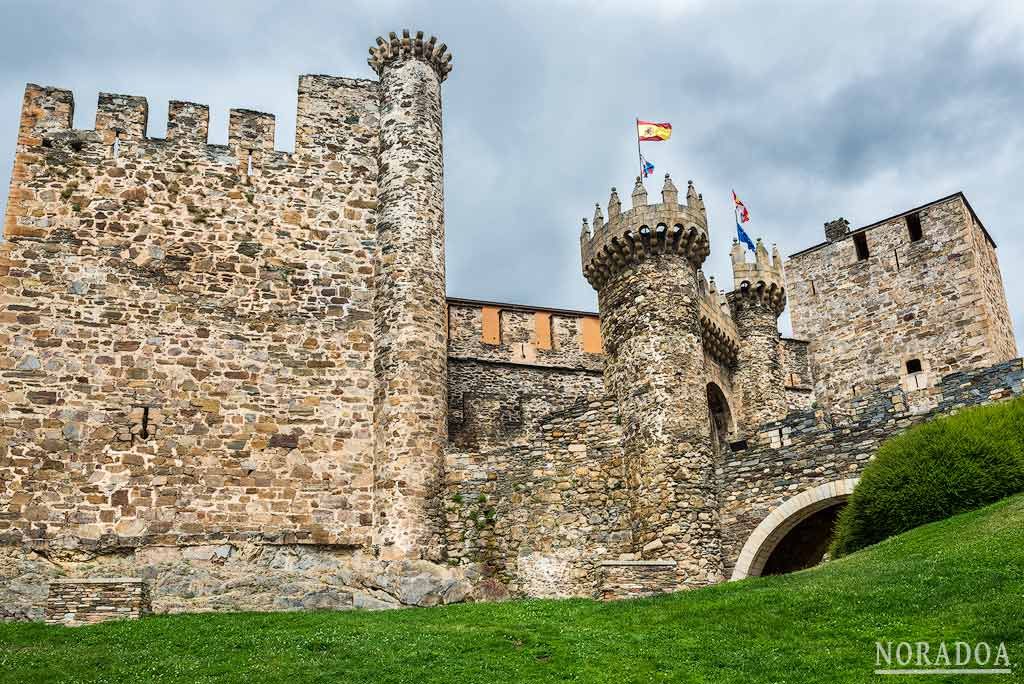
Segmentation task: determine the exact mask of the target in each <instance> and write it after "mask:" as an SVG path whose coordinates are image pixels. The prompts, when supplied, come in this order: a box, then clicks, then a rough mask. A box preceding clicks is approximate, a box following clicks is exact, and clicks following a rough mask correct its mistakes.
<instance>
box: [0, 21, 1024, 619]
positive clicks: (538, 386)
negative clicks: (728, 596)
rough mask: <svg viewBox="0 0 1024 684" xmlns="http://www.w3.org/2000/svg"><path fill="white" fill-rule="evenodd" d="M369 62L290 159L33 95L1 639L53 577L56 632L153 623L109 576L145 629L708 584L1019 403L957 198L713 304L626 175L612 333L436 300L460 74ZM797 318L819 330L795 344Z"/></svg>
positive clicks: (598, 254) (14, 252) (770, 265)
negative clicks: (887, 474)
mask: <svg viewBox="0 0 1024 684" xmlns="http://www.w3.org/2000/svg"><path fill="white" fill-rule="evenodd" d="M368 61H369V64H370V65H371V67H372V68H373V69H374V70H375V71H376V73H377V75H378V76H379V78H380V80H379V81H368V80H358V79H347V78H336V77H331V76H302V77H300V79H299V83H298V105H297V106H298V115H297V121H296V141H295V152H294V153H284V152H280V151H276V150H275V140H274V128H275V125H274V117H273V116H272V115H270V114H264V113H260V112H253V111H249V110H243V109H236V110H232V111H231V112H230V116H229V135H228V143H227V144H226V145H210V144H208V142H207V134H208V126H209V117H210V114H209V110H208V108H207V107H205V106H203V105H199V104H194V103H188V102H177V101H172V102H171V103H170V105H169V108H168V126H167V137H166V138H164V139H158V138H151V137H149V136H148V134H147V130H146V126H147V120H148V116H149V112H148V104H147V102H146V100H145V99H144V98H141V97H135V96H128V95H114V94H102V95H100V97H99V103H98V107H97V114H96V123H95V128H94V129H92V130H73V129H72V128H71V126H72V120H73V112H74V100H73V98H72V95H71V93H70V92H68V91H66V90H60V89H57V88H44V87H41V86H36V85H29V86H28V87H27V89H26V91H25V97H24V102H23V108H22V114H21V123H20V128H19V132H18V141H17V150H16V157H15V165H14V173H13V175H12V181H11V188H10V194H9V201H8V205H7V213H6V215H5V217H4V231H5V236H6V242H4V243H2V244H0V417H2V420H0V618H3V619H24V618H34V619H39V618H41V617H43V616H44V614H45V610H44V603H45V599H46V588H47V586H48V584H49V583H50V582H51V581H52V580H59V579H60V578H64V579H67V580H69V581H68V582H66V583H64V584H60V583H58V584H55V585H54V586H55V587H57V589H56V590H55V591H54V600H53V602H52V605H51V609H50V615H49V617H50V618H51V619H53V620H60V619H62V618H61V617H60V615H64V617H65V618H67V619H69V620H71V619H74V620H75V621H81V620H88V619H90V618H89V615H88V614H89V613H100V612H103V610H104V609H101V607H100V604H103V605H106V603H108V601H106V599H105V598H104V597H105V596H106V597H115V598H116V597H120V598H119V600H120V599H123V600H125V601H126V605H128V602H130V601H134V600H135V599H136V598H140V597H142V595H143V592H141V590H139V591H136V589H137V587H136V586H135V584H132V585H131V586H130V587H128V589H125V587H112V588H111V590H110V592H108V593H107V594H104V593H103V592H97V591H93V589H95V587H96V586H99V585H98V584H96V581H88V578H93V580H98V579H99V578H102V577H119V576H123V577H143V576H144V577H146V578H147V580H148V581H149V582H150V584H151V588H152V603H153V608H154V609H155V610H156V611H157V612H176V611H194V610H252V609H259V610H276V609H295V608H309V609H314V608H339V609H341V608H353V607H355V608H384V607H395V606H399V605H436V604H439V603H455V602H460V601H464V600H478V599H479V600H483V599H494V598H502V597H507V596H596V597H605V598H614V597H623V596H632V595H642V594H649V593H653V592H661V591H670V590H675V589H679V588H687V587H699V586H703V585H706V584H709V583H713V582H717V581H719V580H721V579H723V578H724V577H727V576H729V574H730V573H735V574H736V576H744V575H746V574H756V572H758V571H759V570H760V569H761V568H760V566H758V563H761V564H762V566H763V563H764V555H765V553H768V552H770V551H771V549H770V548H769V547H770V543H772V542H776V541H778V538H779V537H780V536H781V535H783V534H784V532H785V530H786V529H788V528H786V527H785V525H787V524H795V518H792V519H789V518H786V517H785V516H786V515H788V512H792V511H794V510H797V509H798V508H799V507H800V506H804V508H805V509H806V508H807V507H808V506H810V507H814V506H823V505H824V503H823V502H825V503H829V504H832V503H835V502H836V501H839V500H840V499H841V498H842V497H844V496H848V494H849V491H851V490H852V487H853V486H854V484H855V482H856V478H857V476H858V475H859V473H860V471H861V470H862V468H863V467H864V465H865V464H866V463H867V461H868V460H869V459H870V457H871V454H872V453H873V452H874V450H875V449H876V448H877V446H878V445H879V444H880V443H881V441H882V440H884V439H885V438H887V437H888V436H890V435H892V434H895V433H897V432H899V431H900V430H903V429H905V428H906V427H908V426H910V425H913V424H915V423H917V422H919V421H921V420H924V419H926V418H927V417H930V416H933V415H937V414H938V413H941V412H946V411H950V410H955V409H957V408H960V407H962V406H969V405H975V404H980V403H986V402H989V401H997V400H1001V399H1005V398H1008V397H1012V396H1018V395H1020V394H1021V393H1022V382H1024V368H1022V367H1021V362H1020V360H1019V359H1017V360H1014V361H1007V360H1008V359H1010V358H1011V357H1013V356H1014V355H1015V354H1016V348H1015V344H1014V341H1013V334H1012V330H1011V325H1010V317H1009V314H1008V311H1007V307H1006V300H1005V295H1004V293H1003V291H1002V287H1003V286H1002V281H1001V278H1000V275H999V271H998V263H997V260H996V257H995V251H994V244H993V243H992V241H991V239H990V238H989V237H988V234H987V233H986V232H985V229H984V228H983V227H982V226H981V223H980V221H978V219H977V217H976V216H975V215H974V213H973V211H971V209H970V206H969V205H968V204H967V202H966V199H965V198H964V197H963V196H962V195H960V194H958V195H953V196H950V197H947V198H943V199H941V200H938V201H936V202H933V203H931V204H928V205H926V206H924V207H920V208H918V209H917V210H913V211H912V212H908V213H906V214H901V215H900V216H897V217H894V218H891V219H886V220H885V221H882V222H879V223H877V224H873V225H872V226H868V227H867V228H864V229H861V230H860V231H855V232H854V233H850V232H849V226H848V224H847V223H846V222H845V221H843V220H840V221H834V222H831V223H830V224H828V225H827V226H826V236H827V242H826V243H824V244H822V245H818V246H817V247H814V248H811V249H809V250H805V251H804V252H801V253H799V254H797V255H794V256H793V257H791V259H790V261H789V262H788V264H787V267H786V271H785V273H784V271H783V267H782V261H781V258H780V257H779V256H778V254H777V253H776V254H773V255H769V252H768V250H767V248H765V247H764V246H763V244H761V242H760V240H758V245H757V248H756V250H755V255H754V259H753V261H752V262H751V261H748V260H747V257H746V253H745V250H744V248H743V247H742V246H740V245H738V244H736V245H734V248H733V259H732V261H733V282H732V285H733V287H732V290H731V291H729V292H725V291H721V290H719V288H718V286H717V285H716V283H715V280H714V278H711V279H708V278H707V277H706V276H705V274H704V273H703V272H702V271H701V270H700V269H701V266H702V263H703V261H704V260H705V258H706V257H707V256H708V254H709V252H710V248H711V242H712V232H711V226H709V223H708V217H707V212H706V210H705V207H704V203H703V199H702V198H701V196H700V195H699V194H698V193H697V192H696V190H695V188H694V186H693V184H692V182H691V183H689V184H688V185H687V188H686V196H685V200H684V202H683V203H680V201H679V192H678V190H677V188H676V187H675V185H674V183H673V182H672V180H671V179H670V178H669V177H668V176H666V177H665V181H664V185H663V187H662V195H661V201H660V202H657V203H648V201H647V190H646V188H645V187H644V185H643V182H642V181H641V179H637V183H636V185H635V187H634V189H633V192H632V197H631V199H632V207H631V208H629V209H626V210H623V208H622V206H621V202H620V200H619V197H618V194H617V192H616V191H615V190H614V189H613V190H612V193H611V197H610V198H609V202H608V205H607V213H608V217H607V221H606V220H605V217H604V213H603V211H602V208H601V207H600V206H598V207H597V209H596V211H595V212H594V215H593V219H592V223H590V224H588V223H587V221H586V220H584V222H583V229H582V231H581V234H580V249H581V259H582V266H583V275H584V277H585V278H586V279H587V280H588V282H590V284H591V285H593V286H594V288H595V289H596V290H597V291H598V295H599V301H600V307H601V315H600V316H598V314H596V313H591V312H580V311H566V310H559V309H549V308H540V307H528V306H520V305H512V304H500V303H494V302H482V301H474V300H466V299H455V298H450V299H447V298H446V296H445V263H444V239H445V223H444V183H443V176H444V174H443V154H442V139H441V131H442V124H441V103H442V98H441V84H442V82H443V81H444V80H445V79H446V78H447V76H448V75H449V73H450V72H451V69H452V65H451V54H450V53H449V52H448V51H447V48H446V46H445V45H443V44H439V43H438V42H437V41H436V39H434V38H425V37H424V36H423V34H422V33H415V34H413V33H411V32H408V31H406V32H403V33H402V34H401V35H398V34H389V35H388V37H387V38H383V37H382V38H379V39H378V40H377V42H376V44H375V46H374V47H372V48H371V49H370V57H369V60H368ZM911 215H914V216H918V217H919V218H920V219H921V228H922V229H923V235H922V236H921V239H914V240H912V241H910V242H908V241H907V239H908V238H907V235H908V231H909V230H910V229H911V226H912V219H911V218H909V217H910V216H911ZM865 245H866V249H867V251H868V252H869V253H868V254H865V255H864V258H863V259H858V255H860V253H861V252H863V250H864V249H865ZM787 298H788V299H789V301H790V302H791V306H792V316H793V327H794V331H795V333H796V335H797V336H798V337H800V338H801V339H788V338H781V337H780V335H779V333H778V326H777V318H778V316H779V314H780V313H781V312H782V311H783V309H784V307H785V306H786V304H787ZM911 360H913V361H915V362H920V367H919V368H917V370H915V371H913V372H907V368H908V366H907V363H908V361H911ZM801 510H803V509H801ZM769 528H770V529H769ZM759 545H760V546H759ZM755 546H756V547H757V548H753V547H755ZM752 549H753V550H752ZM765 549H768V551H765ZM723 571H724V573H725V574H724V575H723ZM83 578H85V581H81V580H83ZM126 586H127V585H126ZM68 587H70V588H68ZM79 606H80V607H82V615H78V614H77V612H78V608H77V607H79ZM71 607H75V610H71ZM136 607H137V606H136V605H135V604H134V603H132V604H131V606H130V608H131V610H135V608H136ZM65 608H66V609H67V610H65ZM62 611H63V612H62ZM72 612H74V613H76V614H75V615H73V616H72V617H68V614H69V613H72Z"/></svg>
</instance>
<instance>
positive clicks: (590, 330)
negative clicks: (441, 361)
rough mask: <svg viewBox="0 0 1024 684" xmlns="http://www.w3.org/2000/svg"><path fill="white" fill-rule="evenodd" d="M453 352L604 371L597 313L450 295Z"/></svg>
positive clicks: (485, 358) (467, 356) (453, 355)
mask: <svg viewBox="0 0 1024 684" xmlns="http://www.w3.org/2000/svg"><path fill="white" fill-rule="evenodd" d="M448 339H449V346H448V354H449V357H451V358H459V359H477V360H483V361H491V362H495V363H512V364H522V365H528V366H543V367H552V368H554V367H561V368H579V369H588V370H596V371H600V370H601V367H602V364H603V351H602V348H601V323H600V320H599V318H598V316H597V314H595V313H591V312H587V311H568V310H564V309H545V308H537V307H528V306H521V305H517V304H503V303H499V302H482V301H476V300H468V299H455V298H452V297H449V298H448Z"/></svg>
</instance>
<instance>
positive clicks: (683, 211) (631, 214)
mask: <svg viewBox="0 0 1024 684" xmlns="http://www.w3.org/2000/svg"><path fill="white" fill-rule="evenodd" d="M661 197H662V201H661V203H660V204H648V203H647V189H646V188H644V186H643V183H642V181H641V179H640V177H639V176H637V179H636V185H635V187H634V188H633V194H632V201H633V206H632V208H631V209H629V210H628V211H625V212H623V211H622V203H621V202H620V201H619V196H618V193H617V192H616V191H615V188H612V193H611V197H610V198H609V200H608V221H607V223H606V222H605V220H604V216H603V214H602V213H601V205H600V204H598V205H597V207H596V209H595V210H594V224H593V231H591V228H590V226H588V224H587V219H583V230H582V231H581V233H580V251H581V252H582V255H583V275H584V277H585V278H586V279H587V282H589V283H590V284H591V285H592V286H593V287H594V289H599V288H600V287H601V286H602V285H603V284H604V283H605V282H607V280H608V279H609V278H611V277H612V276H614V275H616V274H617V273H620V272H621V271H623V270H625V269H626V268H627V267H628V266H629V265H630V264H634V263H637V262H639V261H641V260H643V259H646V258H647V257H649V256H654V255H657V254H679V255H681V256H685V257H686V258H687V259H689V260H690V262H691V263H693V265H694V266H695V267H697V268H700V265H701V264H702V263H704V259H706V258H707V256H708V254H710V253H711V248H710V246H709V242H708V219H707V213H706V212H705V210H704V201H703V199H702V198H701V197H700V195H698V194H697V192H696V190H695V189H694V187H693V181H690V183H689V185H688V188H687V195H686V204H679V191H678V190H677V189H676V186H675V184H674V183H673V182H672V179H671V178H670V177H669V175H668V174H665V184H664V186H663V188H662V191H661Z"/></svg>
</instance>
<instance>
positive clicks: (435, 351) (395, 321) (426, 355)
mask: <svg viewBox="0 0 1024 684" xmlns="http://www.w3.org/2000/svg"><path fill="white" fill-rule="evenodd" d="M407 40H408V39H407ZM420 40H421V38H420ZM414 48H415V49H414ZM441 52H444V50H443V49H442V50H441ZM434 57H435V55H433V54H431V55H424V53H423V50H422V43H420V44H418V45H416V46H414V45H412V44H410V43H408V42H406V41H402V42H400V43H398V42H397V38H393V39H392V42H391V44H390V46H387V45H384V44H381V46H380V47H379V48H378V49H377V51H376V54H375V56H374V57H371V60H370V63H371V65H372V66H373V67H374V69H375V70H376V71H377V74H378V75H379V76H380V95H381V101H380V116H381V126H380V208H379V212H378V229H377V237H378V249H379V258H378V263H377V279H376V290H377V292H376V297H375V300H374V341H375V344H376V353H375V357H374V367H375V370H376V374H377V385H376V395H375V396H376V401H375V412H374V425H375V428H376V435H377V437H376V452H375V459H374V482H375V486H374V541H373V543H374V547H375V548H376V549H377V550H378V551H379V553H380V555H381V557H382V558H430V559H432V560H439V559H440V558H441V556H442V550H441V548H440V544H441V539H440V536H439V535H438V525H439V524H440V519H439V511H438V510H437V505H436V499H437V493H438V492H439V491H440V488H441V484H442V483H441V469H442V467H443V465H444V445H445V441H446V439H447V420H446V412H447V390H448V386H447V379H446V373H447V368H448V366H447V359H448V321H447V310H446V304H445V264H444V182H443V180H444V160H443V156H442V140H441V82H442V81H443V80H444V77H445V75H446V74H447V71H446V70H445V69H444V68H441V67H440V66H439V65H438V63H437V62H436V61H434ZM449 59H450V57H449Z"/></svg>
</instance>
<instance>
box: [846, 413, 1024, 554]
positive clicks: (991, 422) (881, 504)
mask: <svg viewBox="0 0 1024 684" xmlns="http://www.w3.org/2000/svg"><path fill="white" fill-rule="evenodd" d="M1021 491H1024V398H1021V399H1015V400H1013V401H1010V402H1004V403H1000V404H991V405H989V406H980V407H977V408H971V409H966V410H964V411H961V412H960V413H957V414H956V415H952V416H945V417H942V418H937V419H935V420H932V421H929V422H927V423H924V424H922V425H918V426H916V427H913V428H911V429H910V430H907V431H906V432H904V433H902V434H899V435H897V436H895V437H893V438H891V439H889V440H887V441H886V442H885V443H884V444H882V446H881V448H879V450H878V454H877V455H876V456H875V459H874V460H873V461H871V463H869V464H868V466H867V467H866V468H865V469H864V473H863V475H862V476H861V480H860V484H858V485H857V488H856V489H855V490H854V492H853V494H852V495H851V496H850V501H849V503H848V505H847V506H846V508H845V509H844V510H843V512H842V513H841V514H840V516H839V521H838V522H837V523H836V533H835V539H834V540H833V542H832V548H831V554H832V556H833V557H838V556H843V555H846V554H848V553H851V552H853V551H856V550H857V549H861V548H863V547H865V546H868V545H870V544H875V543H877V542H880V541H882V540H883V539H886V538H887V537H891V536H893V535H895V534H899V533H901V532H905V531H907V530H909V529H911V528H914V527H917V526H918V525H923V524H925V523H928V522H932V521H935V520H942V519H943V518H948V517H949V516H951V515H954V514H956V513H960V512H963V511H967V510H971V509H974V508H979V507H981V506H984V505H986V504H988V503H992V502H993V501H998V500H999V499H1002V498H1005V497H1007V496H1009V495H1011V494H1015V493H1017V492H1021Z"/></svg>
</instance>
